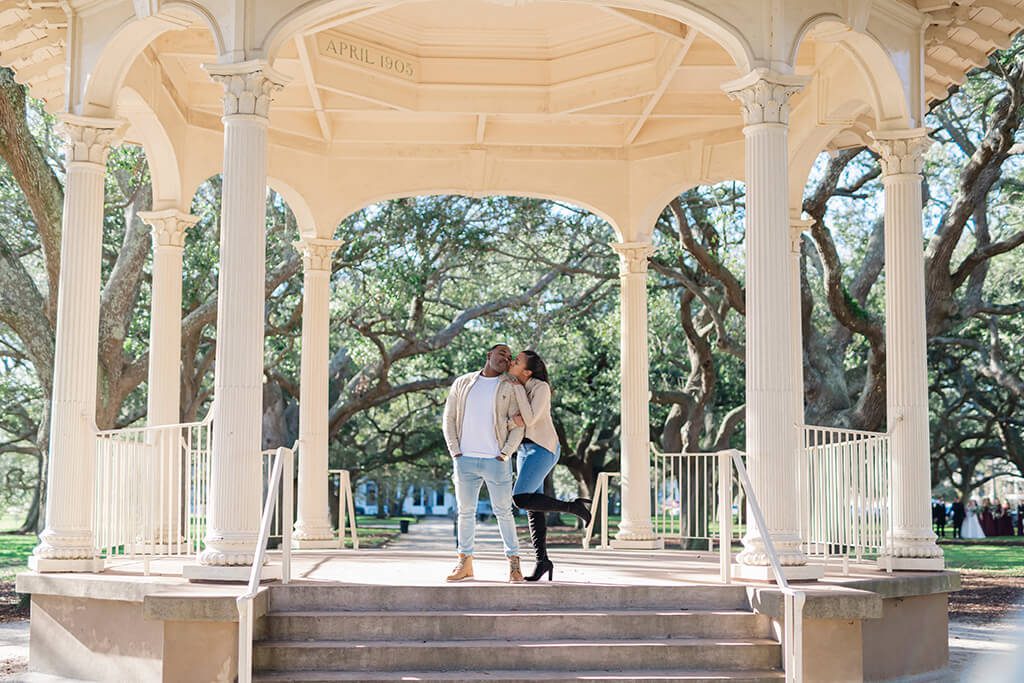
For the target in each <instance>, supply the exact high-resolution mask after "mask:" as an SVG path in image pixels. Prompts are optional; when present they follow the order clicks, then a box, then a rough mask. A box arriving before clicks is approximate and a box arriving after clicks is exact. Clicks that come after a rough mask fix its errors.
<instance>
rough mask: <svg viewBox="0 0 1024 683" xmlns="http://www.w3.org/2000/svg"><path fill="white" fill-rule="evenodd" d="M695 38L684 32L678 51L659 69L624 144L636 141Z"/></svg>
mask: <svg viewBox="0 0 1024 683" xmlns="http://www.w3.org/2000/svg"><path fill="white" fill-rule="evenodd" d="M696 38H697V31H695V30H694V29H693V28H690V29H689V30H688V31H687V32H686V38H685V39H684V40H683V42H682V44H680V45H679V46H678V49H676V50H675V52H674V54H673V55H672V57H671V58H670V59H669V60H668V61H667V62H666V63H665V64H664V66H663V67H662V68H661V79H660V81H659V83H658V87H657V89H656V90H655V91H654V93H653V94H652V95H651V97H650V99H648V101H647V104H646V105H645V106H644V110H643V112H642V113H641V114H640V117H639V118H638V119H637V120H636V123H634V124H633V127H632V128H631V129H630V131H629V132H628V133H627V134H626V142H625V144H627V145H631V144H633V141H634V140H636V137H637V136H638V135H639V134H640V131H641V130H643V127H644V124H646V123H647V119H648V118H650V116H651V112H653V111H654V109H655V107H657V106H658V103H659V102H661V98H662V97H663V96H664V95H665V91H666V90H668V86H669V84H670V83H671V82H672V79H673V78H674V77H675V74H676V70H677V69H678V68H679V67H680V66H681V65H682V63H683V60H684V59H686V53H687V52H689V51H690V47H691V46H692V45H693V41H694V40H695V39H696ZM665 49H666V51H667V50H669V49H670V48H669V46H666V48H665Z"/></svg>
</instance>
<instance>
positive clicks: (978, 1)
mask: <svg viewBox="0 0 1024 683" xmlns="http://www.w3.org/2000/svg"><path fill="white" fill-rule="evenodd" d="M971 6H972V7H978V8H980V7H988V8H989V9H992V10H995V11H996V12H999V14H1001V15H1002V17H1003V19H1005V20H1006V21H1009V22H1011V23H1013V24H1016V25H1017V26H1024V24H1022V23H1021V14H1022V12H1024V8H1022V7H1019V6H1017V5H1014V4H1012V3H1009V2H1004V1H1003V0H975V1H974V2H973V3H972V5H971Z"/></svg>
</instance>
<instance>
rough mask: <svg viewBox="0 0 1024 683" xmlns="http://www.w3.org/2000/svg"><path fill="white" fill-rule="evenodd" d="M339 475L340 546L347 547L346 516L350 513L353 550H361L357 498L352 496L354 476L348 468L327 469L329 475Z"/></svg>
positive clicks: (349, 521) (349, 520) (340, 547)
mask: <svg viewBox="0 0 1024 683" xmlns="http://www.w3.org/2000/svg"><path fill="white" fill-rule="evenodd" d="M334 474H337V475H338V548H339V549H344V547H345V516H346V512H347V514H348V523H349V531H350V533H351V534H352V550H359V534H358V532H357V531H356V509H355V500H354V499H353V496H352V478H351V474H350V473H349V471H348V470H340V469H339V470H327V477H328V478H330V477H331V475H334Z"/></svg>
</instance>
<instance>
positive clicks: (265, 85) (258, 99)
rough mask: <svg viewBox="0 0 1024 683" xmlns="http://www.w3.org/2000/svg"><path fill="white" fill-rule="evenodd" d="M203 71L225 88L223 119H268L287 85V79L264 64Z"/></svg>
mask: <svg viewBox="0 0 1024 683" xmlns="http://www.w3.org/2000/svg"><path fill="white" fill-rule="evenodd" d="M203 69H205V70H206V72H207V73H208V74H210V78H212V79H213V80H214V81H216V82H217V83H220V84H221V85H222V86H224V116H236V115H248V116H261V117H263V118H266V117H267V116H268V115H269V113H270V102H271V100H273V98H274V93H276V92H277V91H278V90H280V89H281V88H283V87H284V86H285V83H287V82H288V79H287V78H286V77H285V76H283V75H282V74H279V73H277V72H276V71H274V70H273V69H271V68H270V66H268V65H267V63H266V62H262V61H249V62H239V63H237V64H204V65H203Z"/></svg>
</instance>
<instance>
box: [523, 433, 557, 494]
mask: <svg viewBox="0 0 1024 683" xmlns="http://www.w3.org/2000/svg"><path fill="white" fill-rule="evenodd" d="M555 450H556V452H555V453H552V452H551V451H549V450H548V449H546V448H544V447H543V446H541V445H539V444H535V443H524V444H522V445H521V446H519V452H518V453H517V454H516V470H517V471H518V472H519V474H517V475H516V485H515V486H514V487H513V488H512V495H513V496H516V495H519V494H520V493H544V479H545V478H546V477H547V476H548V473H549V472H550V471H551V470H553V469H554V468H555V463H557V462H558V453H557V451H560V450H561V446H560V445H559V446H558V447H556V449H555Z"/></svg>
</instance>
